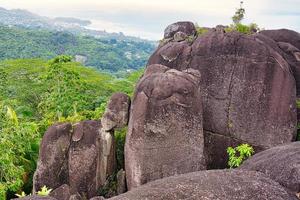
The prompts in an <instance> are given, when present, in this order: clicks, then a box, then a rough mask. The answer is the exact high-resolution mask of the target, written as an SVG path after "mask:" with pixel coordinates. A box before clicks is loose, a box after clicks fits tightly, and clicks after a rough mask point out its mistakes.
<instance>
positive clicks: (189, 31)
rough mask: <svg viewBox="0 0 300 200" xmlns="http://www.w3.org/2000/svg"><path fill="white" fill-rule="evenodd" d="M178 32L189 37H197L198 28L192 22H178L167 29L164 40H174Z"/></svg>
mask: <svg viewBox="0 0 300 200" xmlns="http://www.w3.org/2000/svg"><path fill="white" fill-rule="evenodd" d="M178 32H181V33H183V34H185V35H187V36H189V35H195V33H196V28H195V25H194V23H192V22H176V23H174V24H171V25H169V26H168V27H167V28H166V29H165V33H164V38H165V39H167V38H172V37H174V35H175V34H176V33H178Z"/></svg>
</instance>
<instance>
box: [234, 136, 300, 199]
mask: <svg viewBox="0 0 300 200" xmlns="http://www.w3.org/2000/svg"><path fill="white" fill-rule="evenodd" d="M239 169H241V170H253V171H258V172H262V173H264V174H266V175H267V176H269V177H270V178H271V179H273V180H275V181H277V182H278V183H280V184H281V185H282V186H284V187H286V188H288V189H289V190H291V191H293V192H294V193H299V192H300V142H293V143H290V144H286V145H282V146H277V147H273V148H270V149H268V150H266V151H263V152H260V153H258V154H255V155H254V156H252V157H251V158H249V159H248V160H246V161H245V162H244V163H243V164H242V165H241V166H240V167H239Z"/></svg>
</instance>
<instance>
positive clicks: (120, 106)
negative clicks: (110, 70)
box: [33, 93, 130, 200]
mask: <svg viewBox="0 0 300 200" xmlns="http://www.w3.org/2000/svg"><path fill="white" fill-rule="evenodd" d="M129 106H130V99H129V97H128V96H127V95H125V94H122V93H116V94H114V95H113V96H112V98H111V100H110V102H109V103H108V107H107V110H106V112H105V114H104V116H103V118H102V120H101V121H96V120H88V121H83V122H79V123H76V124H74V125H72V124H70V123H65V124H57V125H53V126H51V127H50V128H49V129H48V131H47V132H46V133H45V135H44V137H43V139H42V142H41V148H40V153H39V161H38V166H37V170H36V172H35V175H34V180H33V184H34V192H36V191H38V190H39V189H40V188H41V187H43V186H44V185H46V186H47V187H48V188H51V189H55V190H54V191H53V192H52V194H53V195H54V196H55V194H56V193H59V191H64V192H63V193H66V194H65V195H66V197H64V196H60V197H59V198H57V199H59V200H63V199H69V198H68V197H67V196H70V198H73V199H74V198H75V199H76V198H77V199H78V198H79V199H81V198H92V197H94V196H96V195H97V192H98V190H99V189H100V188H101V187H102V186H103V185H104V183H105V181H106V178H107V177H108V176H110V175H112V174H113V173H115V170H116V152H115V141H114V135H113V134H114V129H116V128H121V127H123V126H126V125H127V123H128V114H129ZM67 193H68V194H67ZM56 196H57V195H56ZM56 196H55V197H56Z"/></svg>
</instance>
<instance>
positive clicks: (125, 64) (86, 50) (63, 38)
mask: <svg viewBox="0 0 300 200" xmlns="http://www.w3.org/2000/svg"><path fill="white" fill-rule="evenodd" d="M25 13H26V12H25ZM0 19H2V17H1V16H0ZM24 20H25V21H26V18H24ZM60 20H62V19H60ZM68 20H71V19H68ZM71 21H72V20H71ZM24 23H25V22H24ZM35 23H36V24H37V23H39V22H38V21H37V22H35ZM0 41H1V43H0V60H4V59H16V58H43V59H50V58H53V57H55V56H57V55H60V54H68V55H72V56H76V55H77V56H76V58H77V59H78V61H82V62H84V65H86V66H93V67H95V68H97V69H100V70H104V71H109V72H117V71H124V70H132V69H139V68H141V67H143V66H144V65H145V64H146V61H147V59H148V57H149V56H150V54H151V53H152V52H153V50H154V48H155V46H154V45H153V44H152V43H149V42H147V41H142V40H140V41H131V40H125V41H124V40H117V39H107V38H105V39H100V38H95V37H92V36H83V35H76V34H71V33H69V32H65V31H47V30H38V29H34V30H33V29H25V28H17V27H11V26H0Z"/></svg>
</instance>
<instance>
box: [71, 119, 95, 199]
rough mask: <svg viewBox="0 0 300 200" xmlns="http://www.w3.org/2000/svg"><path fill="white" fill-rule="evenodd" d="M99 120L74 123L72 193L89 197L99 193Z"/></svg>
mask: <svg viewBox="0 0 300 200" xmlns="http://www.w3.org/2000/svg"><path fill="white" fill-rule="evenodd" d="M100 128H101V124H100V122H99V121H84V122H80V123H78V124H75V125H74V131H73V137H72V144H71V146H70V151H69V159H68V161H69V185H70V190H71V194H76V193H77V192H78V193H80V194H81V195H82V196H86V197H88V198H90V197H93V196H95V195H97V190H98V187H97V181H98V180H97V178H98V174H99V173H101V172H99V171H98V172H97V170H96V169H97V166H98V164H99V163H98V159H97V158H98V155H99V154H100V149H101V147H100V145H99V144H98V143H100V142H101V141H100V140H101V138H100V137H99V129H100Z"/></svg>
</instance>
